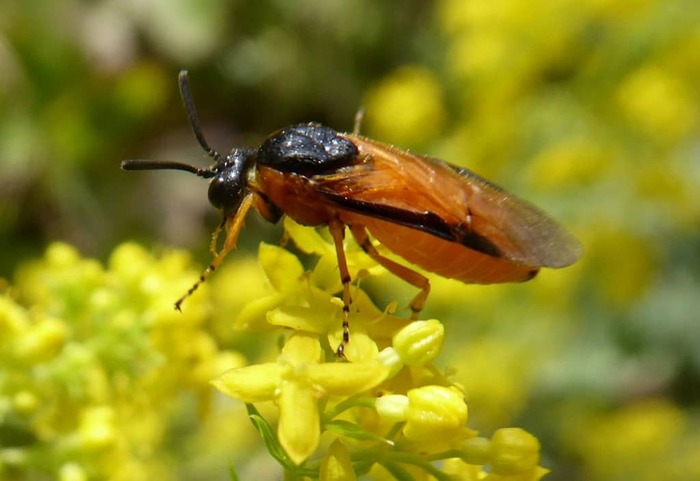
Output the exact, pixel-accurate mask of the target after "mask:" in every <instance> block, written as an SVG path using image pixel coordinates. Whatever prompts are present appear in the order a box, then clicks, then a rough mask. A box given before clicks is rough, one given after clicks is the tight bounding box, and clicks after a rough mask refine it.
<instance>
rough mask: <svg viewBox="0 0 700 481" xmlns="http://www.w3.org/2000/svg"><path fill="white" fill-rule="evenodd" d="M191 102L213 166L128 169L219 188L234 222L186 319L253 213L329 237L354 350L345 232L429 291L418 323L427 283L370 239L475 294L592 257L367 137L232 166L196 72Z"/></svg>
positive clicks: (500, 200) (183, 77)
mask: <svg viewBox="0 0 700 481" xmlns="http://www.w3.org/2000/svg"><path fill="white" fill-rule="evenodd" d="M180 91H181V93H182V97H183V100H184V103H185V107H186V108H187V113H188V115H189V118H190V121H191V123H192V127H193V130H194V133H195V136H196V137H197V140H198V141H199V143H200V145H201V146H202V147H203V148H204V149H205V150H206V151H207V153H208V154H209V155H210V156H211V157H212V158H213V159H214V162H215V163H214V165H213V166H211V167H209V168H197V167H194V166H192V165H189V164H182V163H179V162H158V161H146V160H131V161H124V162H123V163H122V168H124V169H126V170H152V169H176V170H185V171H188V172H191V173H195V174H197V175H199V176H201V177H205V178H211V179H212V181H211V183H210V186H209V199H210V201H211V202H212V204H214V206H215V207H217V208H218V209H220V210H221V211H222V213H223V215H224V221H223V223H222V226H225V227H226V231H227V234H226V240H225V242H224V246H223V248H222V249H221V250H220V251H219V252H218V253H215V254H216V255H215V257H214V260H213V261H212V263H211V264H210V265H209V267H208V268H207V270H206V271H205V272H204V273H203V274H202V276H200V279H199V281H198V282H197V283H196V284H195V285H194V286H193V287H192V288H191V289H190V290H189V291H188V292H187V294H186V295H185V296H183V297H182V298H180V299H179V300H178V301H177V303H176V307H177V308H178V309H179V307H180V304H181V303H182V301H183V300H184V299H185V298H186V297H187V296H189V295H190V294H192V292H194V290H195V289H196V288H197V286H198V285H199V284H201V283H202V282H204V281H205V280H206V278H207V277H208V276H209V275H210V274H211V273H212V272H213V271H214V270H215V269H216V268H217V267H218V266H219V265H220V264H221V262H222V261H223V259H224V257H225V256H226V254H227V253H228V252H229V251H230V250H231V249H233V247H234V246H235V243H236V240H237V237H238V234H239V232H240V229H241V227H242V225H243V218H244V217H245V215H246V213H247V211H248V210H249V209H251V208H253V209H255V210H257V211H258V212H259V213H260V214H261V215H262V216H263V217H264V218H265V219H267V220H269V221H271V222H276V221H277V220H279V218H280V217H281V216H282V215H288V216H290V217H291V218H292V219H294V220H295V221H297V222H298V223H300V224H304V225H309V226H320V225H327V226H328V227H329V230H330V233H331V236H332V237H333V241H334V244H335V247H336V252H337V255H338V266H339V269H340V276H341V280H342V282H343V304H344V319H343V327H344V333H343V342H344V343H347V342H348V341H349V336H348V313H349V304H350V290H349V283H350V274H349V272H348V268H347V265H346V262H345V253H344V251H343V236H344V229H345V227H346V226H347V227H349V229H350V232H351V233H352V235H353V236H354V237H355V239H356V240H357V242H358V243H359V245H360V246H361V247H362V248H363V249H364V250H365V251H366V252H367V253H368V254H369V255H370V256H371V257H373V258H374V259H375V260H376V261H377V262H378V263H380V264H381V265H383V266H384V267H386V268H387V269H388V270H389V271H391V272H393V273H394V274H396V275H398V276H399V277H401V278H402V279H404V280H406V281H407V282H409V283H411V284H413V285H414V286H416V287H418V288H420V292H419V294H418V295H417V296H416V298H415V299H414V300H413V301H412V302H411V309H412V310H413V312H414V317H415V315H416V314H417V313H418V312H419V311H420V310H421V309H422V307H423V304H424V302H425V299H426V298H427V296H428V292H429V290H430V284H429V281H428V279H427V278H425V277H424V276H423V275H421V274H419V273H417V272H415V271H413V270H412V269H410V268H409V267H407V266H403V265H401V264H398V263H396V262H394V261H393V260H390V259H388V258H386V257H384V256H383V255H381V254H380V253H379V252H378V251H377V250H376V248H375V247H374V245H373V244H372V242H371V240H370V237H369V236H368V232H369V233H370V234H371V235H372V236H373V237H374V238H375V239H376V240H377V241H379V243H380V244H382V245H383V246H385V247H387V248H388V249H389V250H391V251H392V252H394V253H395V254H398V255H399V256H401V257H402V258H404V259H406V260H407V261H409V262H411V263H413V264H416V265H418V266H420V267H422V268H424V269H426V270H428V271H431V272H435V273H437V274H440V275H441V276H444V277H449V278H454V279H458V280H460V281H463V282H470V283H482V284H487V283H496V282H511V281H525V280H528V279H531V278H532V277H534V276H535V275H536V274H537V272H538V270H539V269H540V268H541V267H554V268H558V267H565V266H567V265H570V264H572V263H573V262H575V261H576V260H577V259H578V258H579V257H580V255H581V250H582V249H581V245H580V244H579V243H578V241H577V240H576V239H575V238H574V237H573V236H572V235H571V234H569V233H568V232H567V231H566V230H564V229H563V228H562V227H560V226H559V225H558V224H557V223H556V222H555V221H553V220H552V219H551V218H549V217H548V216H547V215H546V214H545V213H543V212H542V211H541V210H539V209H538V208H537V207H535V206H533V205H531V204H529V203H527V202H525V201H523V200H520V199H518V198H516V197H515V196H513V195H511V194H509V193H507V192H506V191H504V190H503V189H501V188H500V187H498V186H496V185H494V184H492V183H490V182H488V181H487V180H485V179H482V178H481V177H479V176H478V175H476V174H474V173H472V172H470V171H468V170H467V169H463V168H459V167H456V166H453V165H450V164H448V163H446V162H443V161H441V160H438V159H434V158H431V157H425V156H420V155H415V154H411V153H409V152H406V151H403V150H400V149H397V148H395V147H392V146H389V145H386V144H382V143H380V142H377V141H375V140H372V139H368V138H366V137H361V136H359V135H357V134H341V133H338V132H336V131H334V130H332V129H330V128H328V127H324V126H322V125H318V124H303V125H296V126H292V127H288V128H286V129H282V130H280V131H278V132H275V133H273V134H271V135H270V136H269V137H268V138H267V139H266V140H265V141H264V142H263V144H262V145H261V146H260V148H258V149H233V150H232V151H231V153H230V154H228V155H227V156H226V157H223V156H221V155H220V154H219V153H218V152H216V151H214V150H213V149H212V148H211V147H209V145H208V144H207V142H206V140H205V139H204V136H203V134H202V132H201V130H200V127H199V123H198V121H197V116H196V112H195V108H194V104H193V102H192V100H191V96H190V93H189V87H188V83H187V74H186V72H181V74H180ZM217 233H218V231H217ZM342 349H343V345H341V346H340V347H339V353H341V354H342Z"/></svg>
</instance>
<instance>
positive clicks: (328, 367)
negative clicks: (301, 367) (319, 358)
mask: <svg viewBox="0 0 700 481" xmlns="http://www.w3.org/2000/svg"><path fill="white" fill-rule="evenodd" d="M388 373H389V368H387V367H386V366H384V365H382V364H379V363H378V362H355V363H340V362H334V363H324V364H319V365H316V366H309V370H308V376H309V378H310V379H311V381H312V382H313V383H314V385H317V386H319V387H321V388H322V389H323V390H324V391H326V392H327V393H328V394H331V395H336V396H352V395H354V394H359V393H361V392H363V391H367V390H368V389H372V388H373V387H375V386H377V385H378V384H379V383H381V382H382V381H384V379H386V376H387V374H388Z"/></svg>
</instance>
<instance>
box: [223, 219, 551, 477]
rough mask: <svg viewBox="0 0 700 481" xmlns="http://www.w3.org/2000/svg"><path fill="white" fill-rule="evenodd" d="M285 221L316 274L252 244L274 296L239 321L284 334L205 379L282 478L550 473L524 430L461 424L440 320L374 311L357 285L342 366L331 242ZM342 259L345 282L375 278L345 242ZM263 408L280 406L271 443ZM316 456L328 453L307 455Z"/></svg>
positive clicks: (464, 415) (462, 407) (459, 394)
mask: <svg viewBox="0 0 700 481" xmlns="http://www.w3.org/2000/svg"><path fill="white" fill-rule="evenodd" d="M285 226H286V229H287V233H288V235H289V236H290V237H291V239H292V240H293V241H294V242H295V243H296V244H297V245H298V246H299V248H300V249H302V250H306V251H307V252H313V253H315V254H318V255H320V259H319V261H318V263H317V264H316V267H315V268H314V269H313V270H312V271H310V272H307V271H305V270H304V268H303V266H302V264H301V263H300V261H299V260H298V259H297V258H296V257H295V256H294V255H292V254H291V253H289V252H288V251H286V250H284V249H283V248H281V247H277V246H272V245H268V244H261V246H260V253H259V259H260V263H261V265H262V266H263V269H264V271H265V273H266V274H267V277H268V279H269V282H270V285H271V287H272V292H271V293H270V294H269V295H268V296H266V297H262V298H260V299H258V300H256V301H254V302H252V303H250V304H248V306H246V308H244V309H243V311H242V312H241V314H240V315H239V317H238V319H237V320H236V326H237V327H238V328H239V329H258V330H269V325H273V326H277V327H282V328H285V329H286V332H287V333H288V334H287V335H286V337H285V340H284V345H283V347H282V348H281V352H280V353H279V355H277V357H276V359H274V360H272V361H271V362H267V363H262V364H254V365H250V366H246V367H239V368H235V369H232V370H230V371H228V372H226V373H225V374H223V375H222V376H220V377H219V378H217V379H216V380H214V381H213V383H214V385H215V386H216V387H217V388H218V389H219V390H221V391H222V392H224V393H225V394H228V395H230V396H232V397H234V398H236V399H240V400H242V401H244V402H246V403H249V412H250V413H251V417H252V418H254V424H255V425H256V426H257V427H258V430H259V431H260V434H261V435H262V436H263V438H264V439H265V442H266V444H267V446H268V448H269V449H270V451H271V452H272V453H276V457H277V459H278V460H279V461H280V462H281V463H282V464H283V466H284V467H285V469H286V470H287V472H288V473H290V474H291V475H297V476H310V477H317V476H318V477H320V478H321V479H327V480H335V479H338V480H339V479H354V477H355V476H358V475H362V474H367V473H371V475H372V477H373V478H376V479H383V478H384V477H386V476H394V477H396V478H397V479H407V478H406V476H411V477H414V478H416V479H424V477H426V476H433V477H435V478H437V479H447V477H448V475H450V476H457V477H458V478H459V479H482V478H483V477H484V476H487V473H490V474H488V477H487V479H493V480H496V479H498V480H501V479H517V480H537V479H539V478H540V477H541V476H543V475H544V474H545V473H546V472H547V471H546V470H545V469H543V468H541V467H539V465H538V464H539V443H538V441H537V439H536V438H534V437H533V436H532V435H530V434H528V433H526V432H524V431H522V430H520V429H516V428H507V429H501V430H498V431H496V432H495V433H494V434H493V436H492V437H491V438H490V439H487V438H483V437H479V436H478V433H476V432H475V431H473V430H471V429H469V428H468V427H467V420H468V407H467V404H466V402H465V394H464V392H463V390H462V389H461V388H460V386H459V385H458V384H457V383H455V382H454V381H452V380H451V379H449V378H448V376H447V375H446V374H445V373H443V372H441V371H440V369H438V367H437V366H436V365H435V364H434V363H433V361H434V360H435V358H436V357H437V355H438V354H439V353H440V350H441V348H442V344H443V341H444V336H445V332H444V327H443V325H442V324H441V323H440V322H439V321H437V320H435V319H429V320H418V321H409V320H406V319H403V318H400V317H397V316H394V315H393V314H392V313H391V312H390V311H391V309H389V310H387V311H382V310H379V309H378V308H376V307H375V306H374V305H373V304H372V302H371V301H370V300H369V298H368V296H367V295H366V294H365V293H364V292H363V291H362V290H361V289H360V288H359V287H358V286H357V285H355V286H353V290H352V294H353V295H352V298H353V304H352V306H351V313H350V341H349V343H348V344H347V346H346V349H345V355H346V357H347V360H341V359H339V358H338V357H337V355H336V353H335V351H336V348H337V346H338V344H339V343H340V342H341V339H342V335H341V319H342V303H341V302H340V301H339V300H338V299H337V297H335V294H337V292H338V291H339V290H340V287H341V286H340V282H339V280H338V273H337V269H334V268H332V267H330V266H332V265H333V264H334V262H335V251H334V248H333V245H332V243H330V242H329V241H327V240H326V239H324V238H323V237H322V236H321V235H320V234H319V233H318V232H317V231H315V230H313V229H307V228H303V227H301V226H298V225H296V224H294V223H293V222H292V221H290V220H288V219H287V220H286V221H285ZM346 252H347V257H348V264H349V266H350V270H351V272H352V273H353V278H356V279H363V278H365V277H367V276H368V275H372V274H379V273H381V269H379V268H378V267H377V266H375V265H374V264H373V262H372V261H371V260H370V259H369V257H367V256H366V255H365V254H364V253H362V251H361V250H360V249H359V248H358V247H357V246H356V245H354V244H353V243H352V242H350V241H349V240H348V241H346ZM265 401H272V402H274V403H275V405H276V406H277V407H278V408H279V420H278V426H277V435H276V436H275V434H274V432H273V430H272V429H271V428H270V426H269V424H267V422H266V421H265V420H264V419H263V418H262V417H261V416H260V414H259V413H258V412H257V410H255V408H253V407H252V405H251V404H254V403H262V402H265ZM319 451H321V452H323V451H325V454H320V456H319V455H317V456H314V454H315V453H318V452H319ZM319 457H320V460H319ZM484 465H488V467H487V468H483V467H484ZM441 468H442V469H441Z"/></svg>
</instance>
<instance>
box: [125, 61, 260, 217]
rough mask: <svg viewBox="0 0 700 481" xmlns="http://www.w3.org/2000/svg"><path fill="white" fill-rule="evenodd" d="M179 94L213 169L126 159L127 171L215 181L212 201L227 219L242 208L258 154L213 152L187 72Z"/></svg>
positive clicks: (211, 196) (235, 151) (211, 188)
mask: <svg viewBox="0 0 700 481" xmlns="http://www.w3.org/2000/svg"><path fill="white" fill-rule="evenodd" d="M178 80H179V84H180V95H181V96H182V101H183V103H184V104H185V109H186V111H187V117H188V118H189V119H190V124H191V125H192V130H193V131H194V135H195V137H196V138H197V141H198V142H199V145H201V146H202V148H203V149H204V150H205V151H206V153H207V155H209V157H211V158H212V159H214V164H213V165H212V166H211V167H207V168H200V167H195V166H193V165H190V164H185V163H182V162H170V161H157V160H125V161H123V162H122V165H121V167H122V169H124V170H184V171H186V172H191V173H193V174H196V175H198V176H200V177H204V178H205V179H212V180H211V183H210V184H209V201H210V202H211V203H212V205H214V207H216V208H217V209H219V210H221V211H222V212H223V214H224V216H228V215H230V214H234V213H235V212H236V211H237V210H238V207H239V206H240V204H241V202H242V201H243V198H244V197H245V196H246V194H247V193H248V187H247V175H246V174H247V171H248V169H249V168H250V167H252V166H253V164H254V163H255V162H254V161H255V156H256V151H255V150H252V149H233V150H232V151H231V153H230V154H228V155H227V156H226V157H222V156H221V154H219V153H218V152H217V151H216V150H214V149H212V148H211V147H210V146H209V144H208V143H207V141H206V139H205V138H204V134H203V133H202V129H201V127H200V125H199V119H198V118H197V111H196V109H195V107H194V102H193V101H192V95H191V94H190V88H189V82H188V77H187V71H186V70H183V71H181V72H180V76H179V77H178Z"/></svg>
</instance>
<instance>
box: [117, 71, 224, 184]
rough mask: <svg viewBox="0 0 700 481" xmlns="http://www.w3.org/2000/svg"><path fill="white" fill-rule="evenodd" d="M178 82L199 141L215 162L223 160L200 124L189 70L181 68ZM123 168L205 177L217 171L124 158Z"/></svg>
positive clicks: (173, 163)
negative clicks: (177, 171)
mask: <svg viewBox="0 0 700 481" xmlns="http://www.w3.org/2000/svg"><path fill="white" fill-rule="evenodd" d="M178 83H179V85H180V97H182V103H183V104H185V111H186V112H187V118H188V119H189V120H190V125H191V127H192V131H193V132H194V136H195V137H196V138H197V142H199V145H200V146H202V148H203V149H204V150H205V152H206V153H207V155H208V156H209V157H211V158H212V159H214V162H216V163H218V162H219V161H220V160H221V154H219V153H218V152H217V151H216V150H214V149H212V148H211V147H209V144H208V143H207V141H206V139H205V138H204V134H203V133H202V127H201V126H200V124H199V118H198V117H197V109H196V108H195V106H194V101H193V100H192V94H191V93H190V81H189V76H188V74H187V70H181V71H180V74H179V75H178ZM121 168H122V169H123V170H184V171H185V172H191V173H193V174H195V175H198V176H199V177H204V178H205V179H209V178H211V177H214V175H216V173H215V172H214V171H212V170H211V169H210V168H200V167H195V166H194V165H190V164H185V163H183V162H174V161H170V160H141V159H133V160H124V161H122V164H121Z"/></svg>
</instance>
